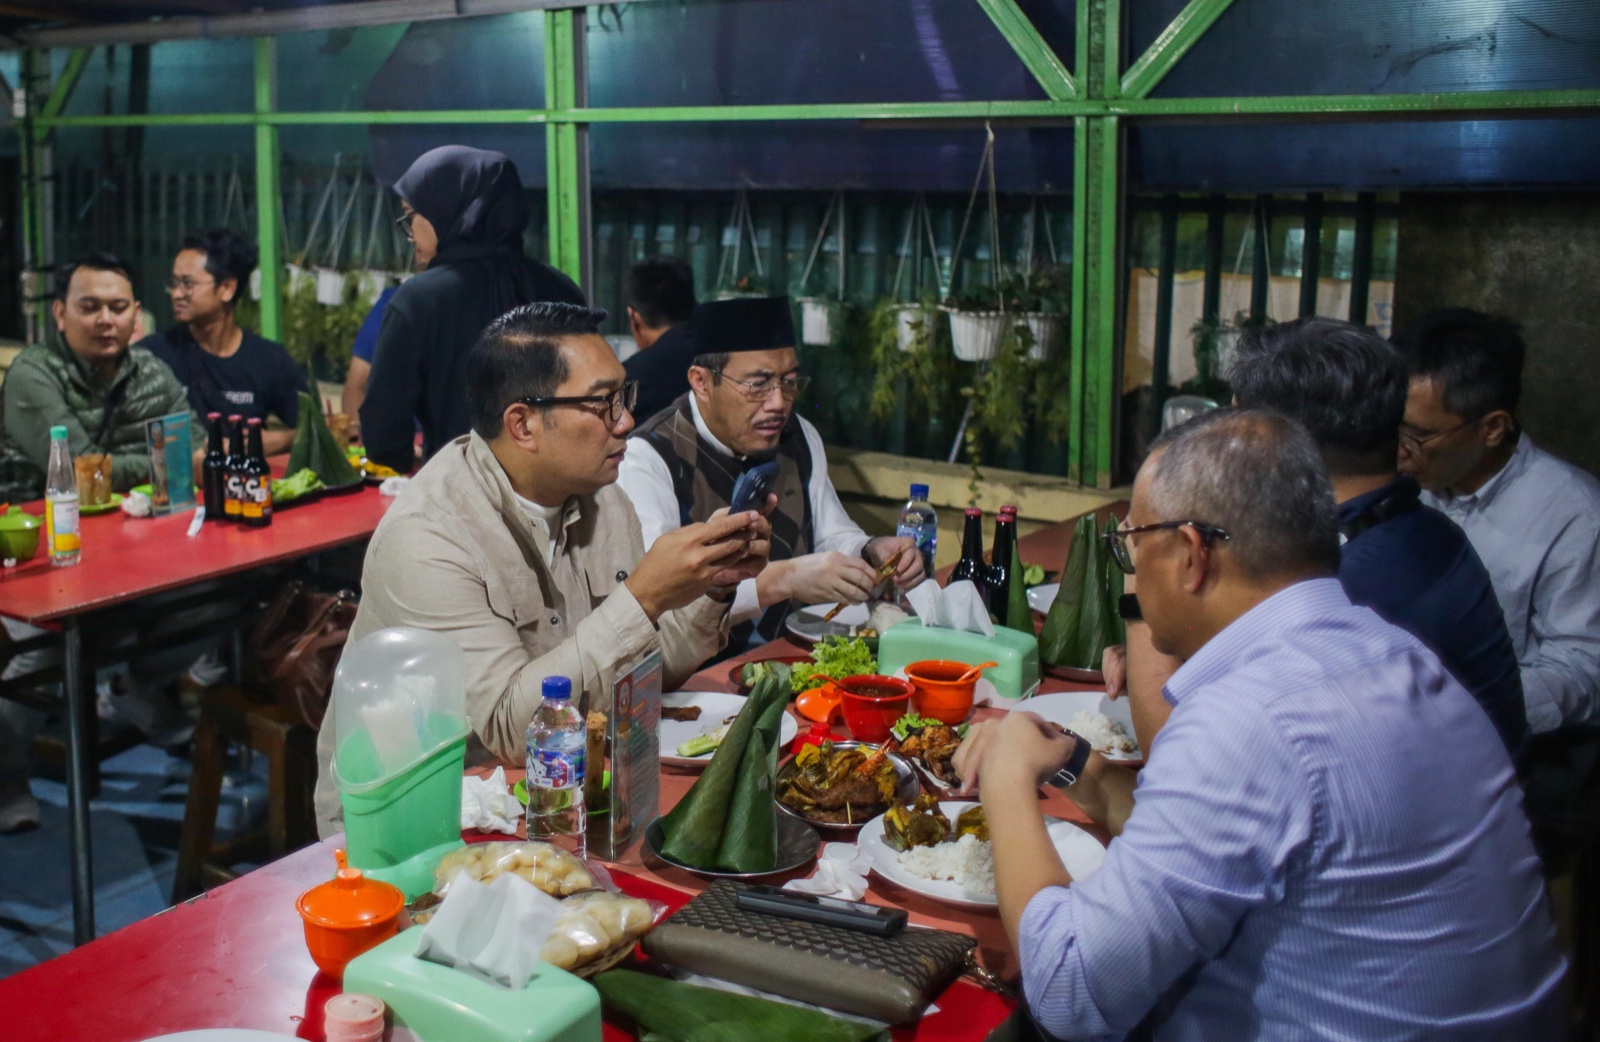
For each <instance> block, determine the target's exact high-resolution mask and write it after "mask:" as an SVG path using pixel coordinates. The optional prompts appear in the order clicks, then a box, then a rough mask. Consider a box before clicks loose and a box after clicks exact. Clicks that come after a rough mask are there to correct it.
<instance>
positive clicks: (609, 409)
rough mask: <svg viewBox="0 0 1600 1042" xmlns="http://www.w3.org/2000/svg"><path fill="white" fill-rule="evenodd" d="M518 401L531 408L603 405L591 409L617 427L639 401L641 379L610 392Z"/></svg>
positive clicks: (519, 399)
mask: <svg viewBox="0 0 1600 1042" xmlns="http://www.w3.org/2000/svg"><path fill="white" fill-rule="evenodd" d="M517 401H519V402H521V403H522V404H523V405H526V406H529V407H530V408H538V407H543V406H547V405H584V406H588V405H601V404H603V405H604V406H605V409H604V410H595V409H590V410H588V411H589V412H592V413H594V414H595V415H596V416H599V417H600V418H601V419H603V420H606V421H607V422H609V423H610V424H611V426H613V427H615V426H616V425H617V424H619V423H621V422H622V414H623V413H625V412H626V413H632V412H633V407H634V406H635V405H636V404H638V402H639V381H637V380H629V381H628V382H627V383H625V384H623V385H622V386H621V387H619V388H617V389H616V390H615V391H612V392H611V393H610V394H585V395H579V396H573V397H566V398H518V399H517Z"/></svg>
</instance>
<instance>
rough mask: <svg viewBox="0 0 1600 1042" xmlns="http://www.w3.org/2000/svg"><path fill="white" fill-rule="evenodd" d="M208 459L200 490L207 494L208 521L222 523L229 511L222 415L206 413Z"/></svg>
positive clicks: (203, 467) (202, 473) (204, 465)
mask: <svg viewBox="0 0 1600 1042" xmlns="http://www.w3.org/2000/svg"><path fill="white" fill-rule="evenodd" d="M206 429H207V433H206V458H205V462H204V464H203V465H202V466H201V470H200V488H201V491H202V492H203V493H204V494H205V506H206V520H208V521H220V520H222V517H223V515H224V513H226V511H227V506H226V502H227V498H228V451H227V446H226V445H224V444H223V443H222V414H221V413H220V412H208V413H206Z"/></svg>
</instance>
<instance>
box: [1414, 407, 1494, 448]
mask: <svg viewBox="0 0 1600 1042" xmlns="http://www.w3.org/2000/svg"><path fill="white" fill-rule="evenodd" d="M1481 422H1483V417H1482V416H1479V417H1478V418H1477V419H1475V420H1462V421H1461V422H1460V423H1458V424H1456V425H1455V426H1454V427H1446V428H1445V429H1444V430H1442V431H1434V432H1433V433H1432V434H1421V435H1419V434H1414V433H1412V432H1411V431H1409V430H1406V428H1404V427H1401V428H1400V441H1401V442H1402V443H1403V444H1404V445H1405V447H1406V451H1407V452H1421V451H1422V450H1423V449H1425V448H1427V447H1428V446H1429V445H1432V444H1433V443H1434V442H1436V441H1438V440H1439V439H1440V438H1442V437H1444V436H1445V435H1446V434H1454V433H1455V432H1456V431H1459V430H1461V429H1463V428H1465V427H1471V426H1472V425H1473V424H1475V423H1481Z"/></svg>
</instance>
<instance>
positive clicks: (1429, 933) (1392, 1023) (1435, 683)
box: [956, 409, 1565, 1042]
mask: <svg viewBox="0 0 1600 1042" xmlns="http://www.w3.org/2000/svg"><path fill="white" fill-rule="evenodd" d="M1115 543H1116V545H1115V547H1114V553H1115V554H1116V555H1117V557H1118V563H1119V564H1121V565H1122V566H1123V568H1124V570H1129V571H1131V570H1133V569H1134V568H1137V573H1138V599H1139V604H1140V608H1141V610H1142V613H1143V615H1144V619H1145V621H1146V622H1147V623H1148V625H1149V627H1150V634H1151V639H1152V643H1153V644H1154V645H1155V647H1156V649H1157V650H1158V651H1160V652H1162V653H1164V654H1169V655H1174V656H1176V657H1177V658H1179V659H1182V660H1184V661H1183V665H1182V666H1181V667H1180V668H1179V669H1178V670H1177V672H1176V673H1174V674H1173V676H1172V678H1171V680H1169V681H1168V683H1167V685H1166V687H1165V689H1164V691H1163V695H1164V697H1165V699H1166V701H1167V702H1169V703H1170V704H1171V705H1172V706H1173V710H1172V715H1171V717H1170V718H1169V719H1168V721H1167V724H1166V726H1165V728H1164V729H1163V730H1162V732H1161V738H1160V741H1159V742H1157V743H1155V745H1154V746H1153V748H1152V749H1151V751H1150V758H1149V761H1148V763H1147V764H1146V766H1145V768H1144V770H1143V771H1142V772H1141V773H1140V774H1138V775H1137V776H1135V775H1133V774H1132V772H1129V771H1126V770H1125V769H1120V768H1116V767H1114V766H1111V765H1109V764H1107V763H1106V762H1105V760H1104V759H1103V758H1102V757H1101V756H1100V755H1099V754H1093V755H1089V754H1088V753H1087V750H1086V748H1085V745H1086V743H1084V742H1083V741H1082V740H1081V739H1078V738H1076V736H1070V737H1069V736H1064V735H1060V734H1057V733H1055V732H1054V731H1053V730H1052V729H1051V728H1050V727H1049V725H1046V724H1044V723H1043V722H1042V721H1040V720H1039V719H1038V718H1037V717H1034V716H1033V715H1031V714H1028V713H1025V712H1022V711H1017V712H1013V713H1010V714H1008V715H1007V717H1006V718H1005V719H1003V720H1001V721H997V722H992V723H990V722H986V723H982V724H979V725H978V726H976V727H975V728H974V729H973V731H972V734H971V735H970V736H969V738H968V741H967V742H966V743H964V744H963V746H962V749H961V751H960V753H959V754H958V756H957V760H956V767H957V769H958V770H959V771H960V772H961V775H962V777H963V779H964V780H965V781H966V782H967V785H968V786H969V787H971V786H978V787H979V788H980V789H981V796H982V799H983V805H984V809H985V811H986V813H987V815H988V820H989V827H990V833H991V837H992V840H993V844H994V859H995V882H996V890H997V893H998V897H999V903H1000V914H1001V917H1002V919H1003V921H1004V923H1005V926H1006V930H1007V933H1008V934H1009V935H1010V937H1011V939H1012V941H1013V943H1014V944H1015V945H1016V949H1017V951H1018V952H1020V953H1021V957H1022V976H1023V986H1024V991H1025V993H1026V996H1027V999H1028V1004H1029V1008H1030V1009H1031V1011H1032V1013H1033V1015H1034V1017H1035V1019H1036V1020H1037V1021H1038V1023H1039V1024H1040V1026H1041V1027H1043V1028H1044V1029H1045V1030H1046V1031H1048V1032H1050V1033H1051V1034H1054V1035H1058V1036H1061V1037H1065V1038H1072V1039H1075V1040H1084V1039H1090V1038H1097V1039H1098V1038H1120V1037H1122V1036H1124V1035H1125V1034H1127V1033H1128V1032H1130V1031H1132V1030H1133V1029H1135V1028H1136V1027H1138V1026H1139V1025H1140V1024H1141V1023H1142V1024H1144V1025H1145V1026H1146V1028H1147V1029H1148V1030H1150V1031H1151V1032H1152V1033H1153V1035H1154V1037H1156V1038H1158V1039H1162V1040H1195V1042H1200V1040H1214V1039H1215V1040H1221V1039H1226V1040H1228V1042H1247V1040H1252V1039H1273V1040H1288V1039H1293V1040H1300V1039H1306V1040H1330V1042H1331V1040H1334V1039H1339V1040H1348V1039H1361V1040H1378V1039H1418V1040H1420V1039H1427V1040H1430V1042H1433V1040H1449V1042H1462V1040H1468V1039H1472V1040H1479V1039H1481V1040H1484V1042H1489V1040H1496V1042H1498V1040H1506V1039H1519V1040H1520V1039H1528V1040H1533V1039H1557V1038H1559V1037H1561V1033H1562V1032H1563V1030H1564V1012H1565V1010H1564V1002H1563V999H1562V995H1561V978H1562V975H1563V973H1564V966H1563V964H1562V961H1561V959H1560V957H1559V956H1558V955H1557V953H1556V949H1555V933H1554V927H1553V925H1552V922H1551V918H1550V914H1549V912H1548V910H1547V908H1546V905H1545V897H1544V887H1543V883H1542V880H1541V877H1540V872H1539V862H1538V859H1537V857H1536V856H1535V854H1534V850H1533V845H1532V842H1531V840H1530V838H1529V829H1528V823H1527V820H1526V818H1525V817H1524V816H1523V813H1522V797H1521V793H1520V790H1519V789H1518V786H1517V783H1516V779H1515V777H1514V775H1513V773H1512V767H1511V761H1510V758H1509V756H1508V755H1507V753H1506V750H1505V746H1504V745H1503V744H1502V743H1501V741H1500V739H1499V737H1498V736H1497V734H1496V732H1495V729H1494V726H1493V725H1492V724H1491V723H1490V721H1489V718H1488V717H1487V716H1486V715H1485V714H1484V713H1483V711H1482V710H1481V708H1480V707H1479V706H1478V704H1477V703H1476V702H1475V701H1474V700H1473V699H1472V696H1471V695H1469V694H1468V693H1467V692H1466V691H1465V690H1464V689H1463V688H1462V687H1461V686H1460V685H1459V684H1457V683H1456V682H1455V681H1454V680H1453V679H1451V677H1450V675H1449V674H1448V673H1447V672H1446V671H1445V670H1444V669H1443V667H1441V666H1440V664H1439V661H1438V659H1437V658H1435V657H1434V655H1433V654H1432V653H1431V652H1430V651H1428V650H1427V649H1426V648H1425V647H1424V646H1423V645H1422V644H1421V643H1419V642H1418V641H1417V640H1416V639H1415V638H1414V637H1412V636H1410V635H1409V634H1407V633H1405V632H1404V631H1403V630H1400V629H1398V628H1396V627H1394V626H1391V625H1390V624H1388V623H1386V622H1384V621H1383V620H1382V619H1380V618H1379V617H1378V616H1377V615H1376V614H1374V613H1373V612H1372V611H1370V610H1368V609H1366V608H1357V607H1354V606H1353V605H1351V603H1350V601H1349V599H1348V597H1346V595H1345V593H1344V591H1343V589H1342V588H1341V586H1340V584H1339V581H1338V579H1337V578H1335V574H1336V572H1337V569H1338V566H1339V542H1338V527H1337V523H1336V521H1335V513H1334V502H1333V494H1332V490H1331V488H1330V487H1329V484H1328V479H1327V475H1326V472H1325V470H1324V468H1323V463H1322V459H1321V456H1320V454H1319V453H1318V451H1317V448H1316V446H1315V445H1314V444H1313V443H1312V442H1311V440H1310V438H1309V437H1308V436H1307V435H1306V434H1305V432H1304V431H1303V430H1301V429H1300V428H1299V427H1298V426H1296V425H1295V424H1293V423H1292V422H1291V421H1289V420H1286V419H1284V418H1283V417H1281V416H1279V415H1277V414H1275V413H1270V412H1265V411H1261V410H1252V409H1225V410H1219V411H1217V412H1215V413H1210V414H1207V415H1205V416H1202V417H1199V418H1197V419H1195V420H1193V421H1191V422H1190V423H1188V424H1185V425H1184V426H1182V427H1180V428H1177V429H1175V430H1174V431H1171V432H1169V433H1168V434H1166V435H1164V436H1163V437H1162V438H1161V439H1159V440H1158V441H1157V442H1156V444H1155V446H1154V447H1153V448H1152V452H1151V456H1150V458H1149V459H1148V460H1147V461H1146V462H1145V465H1144V467H1143V468H1142V469H1141V470H1140V472H1139V476H1138V480H1137V481H1136V482H1135V484H1134V491H1133V501H1132V506H1131V508H1130V510H1129V513H1128V518H1127V521H1126V522H1125V524H1124V526H1123V530H1122V531H1121V532H1120V533H1119V534H1118V537H1117V539H1116V540H1115ZM1058 772H1059V773H1058ZM1135 778H1137V781H1135ZM1047 780H1048V781H1053V782H1054V783H1056V784H1059V785H1063V786H1064V787H1065V788H1066V792H1067V795H1068V796H1070V797H1071V798H1072V799H1073V800H1074V801H1075V802H1077V803H1078V804H1079V806H1080V807H1082V808H1083V810H1084V811H1085V812H1086V813H1088V814H1089V816H1090V817H1091V818H1093V819H1095V820H1096V821H1098V822H1100V823H1102V824H1104V825H1105V826H1106V827H1107V829H1108V830H1109V831H1110V832H1111V833H1112V835H1113V836H1114V837H1115V838H1113V840H1112V842H1111V846H1110V849H1109V850H1108V851H1107V855H1106V860H1105V864H1104V865H1103V867H1102V868H1101V869H1100V870H1099V871H1098V872H1096V873H1095V874H1094V875H1093V876H1090V877H1089V878H1087V879H1085V880H1082V881H1074V880H1073V879H1072V878H1071V877H1070V876H1069V875H1068V874H1067V872H1066V870H1065V868H1064V867H1063V866H1062V863H1061V860H1060V858H1059V857H1058V856H1057V855H1056V853H1055V851H1054V849H1053V847H1052V845H1051V843H1050V841H1049V838H1048V835H1047V833H1046V831H1045V823H1044V819H1043V816H1042V813H1041V811H1040V809H1039V802H1038V800H1037V799H1036V798H1035V788H1036V786H1038V785H1039V784H1041V783H1043V782H1045V781H1047ZM1135 787H1137V791H1136V790H1135ZM1136 797H1137V802H1135V798H1136Z"/></svg>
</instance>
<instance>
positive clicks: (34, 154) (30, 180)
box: [17, 48, 50, 342]
mask: <svg viewBox="0 0 1600 1042" xmlns="http://www.w3.org/2000/svg"><path fill="white" fill-rule="evenodd" d="M18 80H19V83H18V86H17V89H18V90H19V91H21V92H22V99H23V113H22V118H21V119H20V120H18V121H17V130H18V132H19V134H20V135H21V139H20V140H19V141H18V146H19V149H20V156H21V163H20V166H21V170H20V174H21V177H22V221H21V224H22V228H21V231H22V294H23V302H22V310H23V319H24V325H25V328H24V330H23V336H24V337H25V338H26V339H27V340H29V341H30V342H42V341H43V340H45V339H46V337H47V335H48V334H47V333H46V327H47V326H48V324H49V323H48V322H47V321H46V320H45V317H44V310H43V309H44V308H45V307H46V306H47V305H46V303H45V302H44V301H43V300H42V299H41V298H42V297H43V296H44V285H45V283H44V278H43V272H44V266H45V261H46V258H45V255H44V246H45V234H44V182H43V180H42V178H41V177H40V170H39V164H40V151H41V149H40V144H41V139H40V136H39V134H38V132H37V128H36V126H35V124H34V121H33V118H34V115H35V113H37V111H38V108H39V99H40V98H41V96H42V95H43V93H44V92H45V91H46V90H47V89H48V88H49V85H50V52H49V51H47V50H46V51H39V50H35V49H32V48H30V49H28V50H25V51H23V52H22V70H21V75H20V76H19V77H18Z"/></svg>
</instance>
